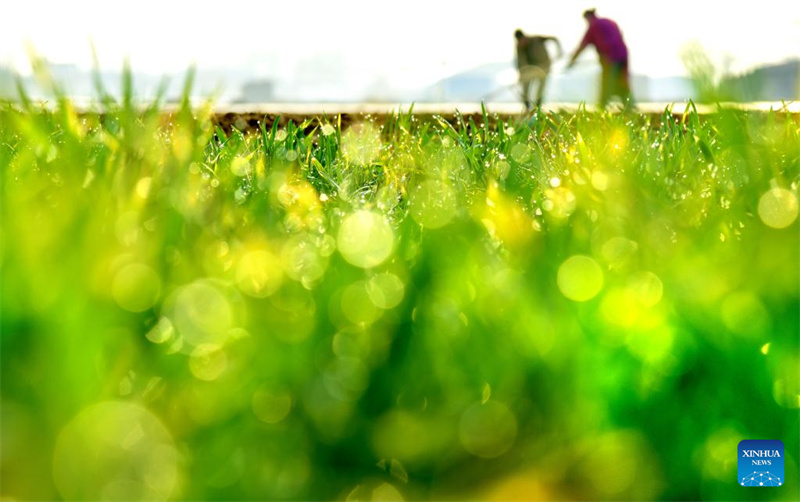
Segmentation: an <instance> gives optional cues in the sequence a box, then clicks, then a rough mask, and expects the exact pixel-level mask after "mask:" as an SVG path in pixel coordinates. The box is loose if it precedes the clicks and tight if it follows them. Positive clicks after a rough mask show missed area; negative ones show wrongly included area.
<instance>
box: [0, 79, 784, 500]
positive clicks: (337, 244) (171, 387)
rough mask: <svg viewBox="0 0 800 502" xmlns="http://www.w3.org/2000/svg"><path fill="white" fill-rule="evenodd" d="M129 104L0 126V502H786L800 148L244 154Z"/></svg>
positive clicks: (566, 142) (344, 144) (666, 128)
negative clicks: (763, 479) (758, 460)
mask: <svg viewBox="0 0 800 502" xmlns="http://www.w3.org/2000/svg"><path fill="white" fill-rule="evenodd" d="M125 85H126V89H125V93H124V98H123V99H122V100H120V102H115V101H113V100H112V99H111V98H108V97H106V98H105V99H104V102H103V104H102V105H101V106H100V107H99V109H98V110H96V111H93V112H88V113H80V114H78V113H77V112H76V111H75V109H74V107H73V106H72V104H71V103H70V102H69V100H67V99H66V98H64V97H63V96H59V95H58V94H57V96H58V97H57V99H56V101H55V102H54V103H53V104H52V106H49V107H44V106H41V105H38V104H35V103H31V102H30V101H23V102H22V103H21V104H20V105H11V104H5V105H3V107H2V110H0V166H2V168H1V169H2V172H0V189H1V190H2V191H1V192H0V209H1V210H2V225H0V239H2V246H1V247H0V267H2V268H1V269H0V270H1V272H2V273H1V274H0V285H1V286H2V303H1V304H0V307H1V308H2V317H0V323H1V327H2V339H1V345H0V349H2V438H3V441H2V471H1V474H2V495H3V496H4V497H7V498H9V499H22V500H24V499H40V500H47V499H55V498H64V499H68V500H83V499H103V500H127V499H147V500H153V499H177V500H245V499H247V500H253V499H258V500H270V499H275V500H333V499H337V500H345V499H346V500H403V499H406V500H422V499H438V500H443V499H495V500H514V499H520V500H535V499H546V500H551V499H565V500H578V499H595V500H599V499H613V500H626V499H632V500H644V499H656V498H659V499H701V498H702V499H724V500H737V499H739V500H745V499H752V498H754V497H763V498H770V499H776V500H777V499H787V500H789V499H796V498H797V496H798V480H797V478H796V476H793V475H791V474H790V473H796V472H798V458H797V452H798V446H800V445H799V444H798V430H800V429H799V428H798V426H800V423H799V422H798V407H799V406H800V382H799V381H798V367H800V362H799V361H798V349H799V347H798V326H799V325H800V314H799V313H798V301H799V300H800V298H799V295H798V283H799V278H800V272H799V271H798V267H800V259H799V258H800V257H799V256H798V249H800V247H799V246H800V242H798V241H799V239H798V235H799V234H798V223H797V213H798V199H797V184H798V176H799V175H800V133H799V129H798V124H797V119H796V117H787V116H786V115H785V114H781V113H778V112H775V113H769V114H752V113H747V112H741V111H731V110H724V109H720V110H719V111H718V112H716V113H714V114H711V115H707V116H703V117H701V116H699V115H697V113H689V114H687V115H685V116H683V117H674V116H672V114H671V113H670V112H669V110H666V111H665V112H664V114H663V116H662V117H660V119H659V120H658V121H657V125H651V120H650V118H649V117H645V116H641V115H637V114H635V113H623V114H618V115H615V114H610V113H591V112H588V111H582V112H580V113H577V114H534V115H533V116H529V117H526V118H525V119H524V120H520V121H516V122H508V121H504V120H501V119H499V118H496V117H490V116H489V115H488V114H487V115H485V117H484V122H483V123H478V124H476V123H474V122H472V121H469V120H468V121H463V120H461V121H458V122H457V123H456V124H453V125H451V124H449V123H447V122H444V121H432V122H425V123H422V122H420V121H418V120H417V119H416V118H415V117H414V115H413V113H411V112H410V111H409V112H408V113H400V114H397V115H393V116H390V117H388V118H387V119H386V120H385V121H384V122H382V123H378V122H376V121H374V120H373V119H370V118H369V117H365V119H364V121H363V123H361V124H359V125H357V126H354V127H351V128H349V129H346V130H344V131H343V130H341V128H340V126H339V124H338V123H337V121H336V119H335V118H333V119H331V120H328V119H327V118H325V117H323V118H314V119H309V120H308V121H306V122H304V123H302V124H292V123H290V124H289V125H288V126H286V127H285V128H279V127H278V126H277V125H275V126H274V127H270V128H267V127H265V126H262V127H261V128H260V132H259V133H257V134H243V133H241V132H239V131H237V130H235V129H234V130H233V131H229V132H226V131H222V130H219V129H215V128H214V126H213V125H212V123H211V122H210V120H209V118H208V117H209V116H210V109H209V108H208V107H197V108H192V107H190V106H189V102H188V100H184V102H183V104H182V105H181V106H180V107H178V108H177V109H175V110H173V111H172V112H171V113H166V112H164V111H163V110H162V109H161V105H160V104H159V102H158V100H156V102H154V103H151V104H143V103H137V102H135V99H134V96H133V91H132V88H131V85H130V82H128V81H126V83H125ZM187 88H188V86H187ZM101 95H102V96H107V94H103V93H101ZM187 95H188V93H187ZM276 124H277V122H276ZM754 438H765V439H781V440H782V441H783V442H784V443H785V445H786V455H787V456H786V458H785V461H786V473H787V479H786V484H785V486H784V487H782V488H781V489H771V490H754V489H747V490H743V489H742V488H740V487H739V486H738V485H737V483H736V446H737V443H738V442H739V441H740V440H741V439H754Z"/></svg>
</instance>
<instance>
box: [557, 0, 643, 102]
mask: <svg viewBox="0 0 800 502" xmlns="http://www.w3.org/2000/svg"><path fill="white" fill-rule="evenodd" d="M583 18H584V19H586V22H587V23H589V28H588V29H587V30H586V34H585V35H584V36H583V40H581V43H580V45H579V46H578V48H577V49H575V53H574V54H573V55H572V59H570V61H569V65H567V68H572V66H573V65H574V64H575V60H576V59H578V56H579V55H580V54H581V52H583V50H584V49H585V48H586V46H587V45H594V47H595V49H597V54H598V56H600V67H601V68H602V78H601V81H600V86H601V90H600V106H602V107H605V105H606V103H608V100H609V99H610V98H611V96H618V97H619V98H620V99H622V101H623V102H627V101H629V100H630V99H631V86H630V82H629V81H628V47H627V46H626V45H625V41H624V40H623V39H622V32H621V31H620V30H619V26H617V23H615V22H614V21H612V20H610V19H604V18H601V17H597V14H596V13H595V10H594V9H589V10H587V11H585V12H584V13H583Z"/></svg>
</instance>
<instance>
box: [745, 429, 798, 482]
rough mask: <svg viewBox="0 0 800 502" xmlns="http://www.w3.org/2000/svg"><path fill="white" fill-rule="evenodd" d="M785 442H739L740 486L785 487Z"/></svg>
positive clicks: (762, 440) (770, 440)
mask: <svg viewBox="0 0 800 502" xmlns="http://www.w3.org/2000/svg"><path fill="white" fill-rule="evenodd" d="M783 458H784V457H783V441H780V440H777V439H745V440H743V441H740V442H739V462H738V466H739V469H738V476H739V477H738V482H739V485H740V486H755V487H759V488H764V487H768V486H783V483H784V482H785V481H786V480H785V479H784V477H783V476H784V472H783Z"/></svg>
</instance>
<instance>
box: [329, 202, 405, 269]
mask: <svg viewBox="0 0 800 502" xmlns="http://www.w3.org/2000/svg"><path fill="white" fill-rule="evenodd" d="M337 246H338V248H339V252H340V253H341V254H342V256H343V257H344V259H345V260H347V261H348V262H350V263H351V264H353V265H355V266H357V267H361V268H371V267H376V266H378V265H380V264H381V263H383V262H384V261H385V260H386V259H387V258H388V257H389V255H390V254H392V250H393V248H394V232H393V231H392V227H391V226H390V225H389V222H388V221H386V218H384V217H383V216H381V215H380V214H377V213H373V212H372V211H364V210H362V211H356V212H355V213H352V214H349V215H348V216H347V217H345V219H344V221H342V226H341V227H340V228H339V234H338V239H337Z"/></svg>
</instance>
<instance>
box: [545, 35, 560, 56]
mask: <svg viewBox="0 0 800 502" xmlns="http://www.w3.org/2000/svg"><path fill="white" fill-rule="evenodd" d="M542 38H543V39H544V41H545V42H547V41H548V40H552V41H553V42H555V43H556V49H557V50H558V55H557V56H556V58H559V59H560V58H561V56H563V55H564V51H563V50H562V49H561V42H559V41H558V39H557V38H556V37H542Z"/></svg>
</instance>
